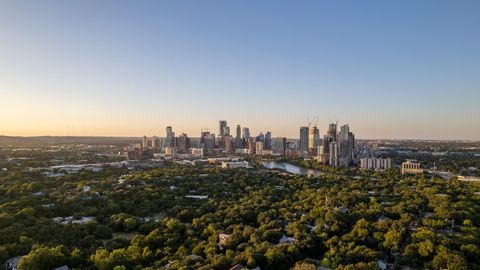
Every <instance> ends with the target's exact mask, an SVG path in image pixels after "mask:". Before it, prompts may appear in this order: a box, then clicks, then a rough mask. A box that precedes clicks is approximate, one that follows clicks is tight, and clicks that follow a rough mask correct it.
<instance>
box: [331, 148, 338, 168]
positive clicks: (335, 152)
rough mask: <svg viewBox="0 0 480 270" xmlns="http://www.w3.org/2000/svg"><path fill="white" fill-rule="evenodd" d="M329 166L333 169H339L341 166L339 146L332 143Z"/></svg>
mask: <svg viewBox="0 0 480 270" xmlns="http://www.w3.org/2000/svg"><path fill="white" fill-rule="evenodd" d="M329 154H330V158H329V164H330V166H333V167H338V165H339V160H338V159H339V154H338V144H337V143H336V142H331V143H330V149H329Z"/></svg>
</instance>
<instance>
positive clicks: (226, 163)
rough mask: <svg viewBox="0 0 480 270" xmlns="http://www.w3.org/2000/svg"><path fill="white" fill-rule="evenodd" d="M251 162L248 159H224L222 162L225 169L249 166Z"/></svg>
mask: <svg viewBox="0 0 480 270" xmlns="http://www.w3.org/2000/svg"><path fill="white" fill-rule="evenodd" d="M248 166H249V164H248V162H247V161H224V162H222V168H224V169H237V168H248Z"/></svg>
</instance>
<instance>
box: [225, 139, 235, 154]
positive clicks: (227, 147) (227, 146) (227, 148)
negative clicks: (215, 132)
mask: <svg viewBox="0 0 480 270" xmlns="http://www.w3.org/2000/svg"><path fill="white" fill-rule="evenodd" d="M224 143H225V147H224V149H225V152H226V153H231V152H233V151H234V148H235V145H234V144H233V136H232V135H226V136H225V137H224Z"/></svg>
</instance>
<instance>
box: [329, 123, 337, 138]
mask: <svg viewBox="0 0 480 270" xmlns="http://www.w3.org/2000/svg"><path fill="white" fill-rule="evenodd" d="M327 135H328V136H330V137H332V138H334V141H335V140H336V138H337V124H336V123H330V125H328V131H327Z"/></svg>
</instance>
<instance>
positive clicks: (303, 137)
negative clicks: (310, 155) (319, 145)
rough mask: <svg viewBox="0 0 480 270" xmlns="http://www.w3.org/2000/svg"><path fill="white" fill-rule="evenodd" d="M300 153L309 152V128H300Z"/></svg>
mask: <svg viewBox="0 0 480 270" xmlns="http://www.w3.org/2000/svg"><path fill="white" fill-rule="evenodd" d="M298 151H299V152H301V153H306V152H308V127H300V142H299V146H298Z"/></svg>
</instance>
